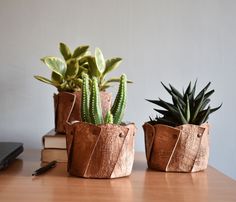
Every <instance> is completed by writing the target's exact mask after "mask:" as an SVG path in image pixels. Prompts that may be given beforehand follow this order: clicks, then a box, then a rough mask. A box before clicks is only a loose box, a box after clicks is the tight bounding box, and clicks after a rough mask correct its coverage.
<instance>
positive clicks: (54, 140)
mask: <svg viewBox="0 0 236 202" xmlns="http://www.w3.org/2000/svg"><path fill="white" fill-rule="evenodd" d="M42 142H43V149H42V151H41V161H42V162H50V161H54V160H56V161H57V162H67V151H66V136H65V134H61V133H56V132H55V130H54V129H53V130H51V131H49V132H48V133H47V134H45V135H44V136H43V137H42Z"/></svg>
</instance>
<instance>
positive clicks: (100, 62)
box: [95, 48, 106, 74]
mask: <svg viewBox="0 0 236 202" xmlns="http://www.w3.org/2000/svg"><path fill="white" fill-rule="evenodd" d="M95 62H96V65H97V67H98V71H99V72H100V74H103V72H104V70H105V65H106V62H105V59H104V57H103V54H102V51H101V50H100V49H99V48H96V49H95Z"/></svg>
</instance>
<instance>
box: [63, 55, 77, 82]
mask: <svg viewBox="0 0 236 202" xmlns="http://www.w3.org/2000/svg"><path fill="white" fill-rule="evenodd" d="M78 71H79V64H78V61H77V60H76V59H74V58H73V59H70V60H69V62H68V63H67V70H66V74H65V77H66V78H69V79H70V78H75V77H76V76H77V74H78Z"/></svg>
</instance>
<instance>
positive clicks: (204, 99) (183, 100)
mask: <svg viewBox="0 0 236 202" xmlns="http://www.w3.org/2000/svg"><path fill="white" fill-rule="evenodd" d="M161 84H162V85H163V87H164V88H165V89H166V91H167V92H168V93H169V94H170V95H171V97H172V102H173V103H169V102H166V101H164V100H162V99H160V98H159V99H158V100H147V101H149V102H151V103H154V104H156V105H157V106H159V107H161V108H162V109H154V110H155V111H157V112H158V113H159V114H161V116H156V118H155V119H152V118H150V123H151V124H166V125H170V126H178V125H182V124H195V125H200V124H202V123H205V122H206V121H207V120H208V118H209V115H210V114H211V113H213V112H215V111H217V110H218V109H219V108H220V107H221V105H222V104H221V105H220V106H218V107H216V108H211V107H210V105H209V103H210V101H211V100H210V96H211V95H212V94H213V93H214V90H210V91H207V89H208V88H209V86H210V84H211V82H209V83H208V84H207V85H206V86H205V87H204V88H203V89H202V90H201V91H200V92H199V93H198V94H197V95H196V96H195V92H196V84H197V81H196V82H195V83H194V86H193V87H192V86H191V82H190V83H189V85H188V87H187V89H186V90H185V91H183V93H180V92H179V91H178V90H177V89H176V88H175V87H173V86H172V85H171V84H169V87H167V86H166V85H164V84H163V83H161Z"/></svg>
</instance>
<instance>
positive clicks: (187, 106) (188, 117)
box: [185, 94, 191, 122]
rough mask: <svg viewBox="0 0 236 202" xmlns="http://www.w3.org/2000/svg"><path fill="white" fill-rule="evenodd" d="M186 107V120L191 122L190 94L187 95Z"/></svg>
mask: <svg viewBox="0 0 236 202" xmlns="http://www.w3.org/2000/svg"><path fill="white" fill-rule="evenodd" d="M186 101H187V103H186V109H185V117H186V121H187V122H189V121H190V118H191V115H190V104H189V97H188V94H187V95H186Z"/></svg>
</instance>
